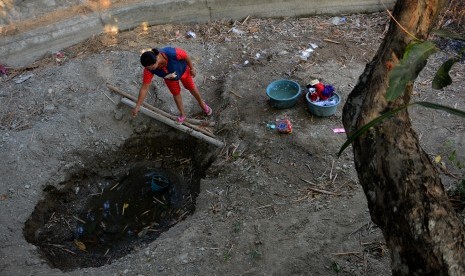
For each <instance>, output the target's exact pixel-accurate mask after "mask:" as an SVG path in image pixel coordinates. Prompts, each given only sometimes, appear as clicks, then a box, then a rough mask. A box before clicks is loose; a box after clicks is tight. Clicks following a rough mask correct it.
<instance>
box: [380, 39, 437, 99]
mask: <svg viewBox="0 0 465 276" xmlns="http://www.w3.org/2000/svg"><path fill="white" fill-rule="evenodd" d="M436 51H437V48H436V46H435V45H434V43H432V42H430V41H424V42H417V41H415V42H412V43H410V44H409V45H408V46H407V48H406V50H405V53H404V56H403V58H402V60H401V61H400V62H399V64H398V65H397V66H395V67H394V68H393V69H392V71H391V72H390V73H389V87H388V89H387V91H386V99H387V100H388V101H393V100H395V99H397V98H398V97H400V96H401V95H402V94H404V91H405V87H406V86H407V84H408V83H409V82H411V81H414V80H415V79H416V78H417V76H418V73H419V72H420V71H421V69H423V67H424V66H425V65H426V61H427V59H428V57H429V56H430V55H432V54H433V53H434V52H436Z"/></svg>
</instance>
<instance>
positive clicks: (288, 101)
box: [266, 80, 302, 109]
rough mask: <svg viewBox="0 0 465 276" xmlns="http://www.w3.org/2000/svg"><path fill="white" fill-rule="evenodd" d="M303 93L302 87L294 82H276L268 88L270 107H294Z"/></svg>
mask: <svg viewBox="0 0 465 276" xmlns="http://www.w3.org/2000/svg"><path fill="white" fill-rule="evenodd" d="M301 93H302V91H301V88H300V85H299V84H298V83H297V82H295V81H292V80H275V81H273V82H272V83H270V84H269V85H268V87H267V88H266V95H267V96H268V97H269V102H270V105H271V106H272V107H274V108H278V109H283V108H290V107H293V106H294V105H295V104H296V103H297V99H298V98H299V96H300V94H301Z"/></svg>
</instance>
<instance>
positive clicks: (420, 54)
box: [337, 31, 465, 157]
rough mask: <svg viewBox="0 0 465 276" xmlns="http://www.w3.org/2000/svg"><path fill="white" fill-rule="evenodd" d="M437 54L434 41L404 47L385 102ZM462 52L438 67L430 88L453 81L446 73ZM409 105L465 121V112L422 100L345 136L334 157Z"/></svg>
mask: <svg viewBox="0 0 465 276" xmlns="http://www.w3.org/2000/svg"><path fill="white" fill-rule="evenodd" d="M435 34H436V35H438V36H440V37H443V38H447V39H455V40H461V41H465V38H463V37H460V36H458V35H456V34H453V33H450V32H446V31H436V32H435ZM437 51H438V47H437V46H436V45H435V44H434V43H433V42H431V41H419V40H418V39H416V38H415V39H414V40H413V42H411V43H410V44H409V45H408V46H407V49H406V51H405V53H404V56H403V57H402V59H401V60H400V61H399V62H398V64H397V65H396V66H394V67H393V68H392V70H391V71H390V73H389V86H388V88H387V91H386V99H387V100H388V101H394V100H396V99H397V98H399V97H400V96H402V95H403V93H404V92H405V88H406V87H407V85H409V84H410V83H412V82H413V81H414V80H415V79H416V78H417V76H418V73H419V70H418V69H417V68H423V66H424V65H425V64H426V62H427V60H428V58H429V57H430V56H431V55H432V54H433V53H435V52H437ZM464 52H465V47H463V48H461V49H459V50H458V51H457V53H456V56H454V57H452V58H449V59H448V60H447V61H445V62H444V63H443V64H442V65H441V67H440V68H439V70H438V71H437V72H436V74H435V76H434V79H433V82H432V87H433V88H434V89H442V88H444V87H446V86H448V85H450V84H451V83H452V79H451V77H450V76H449V72H450V70H451V69H452V66H453V65H454V64H455V63H456V62H458V61H460V60H462V59H463V56H464ZM412 105H420V106H423V107H427V108H433V109H438V110H442V111H446V112H448V113H451V114H454V115H457V116H461V117H463V118H465V111H462V110H459V109H455V108H452V107H448V106H444V105H440V104H436V103H431V102H425V101H421V102H413V103H409V104H406V105H403V106H400V107H398V108H396V109H393V110H390V111H388V112H386V113H383V114H382V115H381V116H379V117H377V118H375V119H373V120H372V121H370V122H368V123H367V124H365V125H364V126H362V127H361V128H360V129H358V130H356V131H355V132H353V133H351V134H350V135H349V136H348V138H347V140H346V142H345V143H344V144H343V145H342V146H341V148H340V149H339V152H338V154H337V155H338V157H339V156H341V154H342V152H343V151H344V150H345V149H346V148H347V147H348V146H349V145H351V144H352V142H353V141H354V140H355V139H356V138H358V137H360V136H361V135H362V134H364V133H365V132H367V131H368V130H369V129H370V128H372V127H373V126H375V125H377V124H379V123H381V122H382V121H384V120H385V119H387V118H388V117H391V116H393V115H394V114H396V113H397V112H399V111H402V110H404V109H406V108H408V107H409V106H412Z"/></svg>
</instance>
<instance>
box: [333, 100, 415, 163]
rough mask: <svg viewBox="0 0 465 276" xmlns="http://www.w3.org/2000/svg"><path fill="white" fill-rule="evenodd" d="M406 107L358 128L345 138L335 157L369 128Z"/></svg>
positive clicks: (387, 113)
mask: <svg viewBox="0 0 465 276" xmlns="http://www.w3.org/2000/svg"><path fill="white" fill-rule="evenodd" d="M407 107H408V105H404V106H401V107H399V108H396V109H393V110H391V111H388V112H386V113H384V114H383V115H381V116H379V117H376V118H375V119H373V120H371V121H370V122H368V123H367V124H365V125H364V126H362V127H361V128H359V129H358V130H356V131H355V132H354V133H353V134H351V135H350V136H349V137H347V140H346V142H345V143H344V144H343V145H342V146H341V148H340V149H339V152H338V153H337V156H338V157H340V156H341V154H342V152H343V151H344V150H345V149H346V148H347V147H348V146H349V145H351V144H352V142H353V141H355V139H357V138H358V137H360V136H361V135H362V134H364V133H365V132H367V131H368V130H369V129H370V128H371V127H373V126H375V125H377V124H379V123H381V122H382V121H383V120H384V119H386V118H387V117H390V116H392V115H394V114H396V113H397V112H399V111H401V110H403V109H405V108H407Z"/></svg>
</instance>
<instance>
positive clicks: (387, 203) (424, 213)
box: [343, 0, 465, 275]
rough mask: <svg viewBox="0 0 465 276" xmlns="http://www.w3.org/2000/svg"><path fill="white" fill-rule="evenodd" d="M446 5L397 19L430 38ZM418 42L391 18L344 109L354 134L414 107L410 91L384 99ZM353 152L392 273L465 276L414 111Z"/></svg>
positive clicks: (412, 5)
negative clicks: (395, 67) (393, 72)
mask: <svg viewBox="0 0 465 276" xmlns="http://www.w3.org/2000/svg"><path fill="white" fill-rule="evenodd" d="M444 3H445V0H419V1H414V0H404V1H397V3H396V5H395V7H394V11H393V16H394V18H396V19H397V21H398V22H399V23H400V25H401V26H402V27H403V28H404V29H405V30H407V31H408V32H409V33H410V34H413V35H414V36H415V37H417V38H419V39H426V38H427V36H428V34H429V32H430V30H431V29H432V27H433V25H434V23H435V21H436V18H437V16H438V14H439V12H440V10H441V8H442V7H443V6H444ZM412 40H413V38H412V37H411V36H409V35H408V34H406V33H405V32H404V31H403V30H401V28H399V26H398V25H397V24H396V23H395V22H394V21H393V20H391V25H390V28H389V31H388V33H387V35H386V37H385V38H384V41H383V43H382V44H381V45H380V48H379V49H378V52H377V54H376V56H375V57H374V58H373V60H372V61H371V62H370V63H369V64H368V65H367V67H366V68H365V71H364V73H363V74H362V75H361V76H360V78H359V80H358V83H357V85H356V86H355V88H354V89H353V91H352V92H351V94H350V95H349V97H348V99H347V101H346V104H345V105H344V108H343V124H344V127H345V129H346V131H347V133H348V134H350V133H353V132H354V131H355V130H357V129H359V128H360V127H362V126H363V125H365V124H366V123H368V122H369V121H371V120H372V119H374V118H376V117H378V116H380V115H381V114H382V113H384V112H386V111H389V110H392V109H395V108H396V107H399V106H401V105H404V104H406V103H408V102H409V100H410V96H411V92H412V85H409V86H408V87H407V88H406V91H405V94H404V96H403V97H402V98H400V99H397V100H396V101H395V102H387V101H386V99H385V93H386V90H387V86H388V72H389V70H390V69H391V68H392V67H391V66H390V65H391V64H396V63H397V62H398V60H397V58H399V59H401V57H402V56H403V54H404V52H405V49H406V46H407V45H408V44H409V42H411V41H412ZM388 65H389V66H388ZM423 67H424V66H423ZM421 69H423V68H418V72H417V73H419V72H420V71H421ZM352 147H353V152H354V159H355V166H356V169H357V173H358V176H359V180H360V183H361V185H362V186H363V190H364V192H365V195H366V197H367V201H368V207H369V209H370V214H371V218H372V220H373V222H374V223H376V224H377V225H378V226H379V227H380V228H381V230H382V231H383V235H384V238H385V240H386V242H387V245H388V247H389V249H390V251H391V262H392V263H391V265H392V272H393V274H394V275H465V231H464V230H465V229H464V226H463V224H462V222H461V221H460V220H459V218H458V217H457V214H456V213H455V211H454V209H453V208H452V205H451V204H450V202H449V200H448V197H447V194H446V193H445V190H444V187H443V185H442V183H441V180H440V178H439V176H438V173H437V171H436V168H435V166H434V165H433V164H432V162H431V160H430V159H429V157H428V155H427V154H426V153H425V152H424V151H423V150H422V148H421V147H420V143H419V140H418V137H417V135H416V133H415V132H414V130H413V129H412V125H411V123H410V118H409V114H408V111H402V112H400V113H398V114H397V115H395V116H394V117H391V118H389V119H387V120H385V121H384V122H383V123H381V124H379V125H378V126H376V127H373V128H371V129H370V131H368V132H367V133H365V134H364V135H362V136H361V137H360V138H358V139H356V140H355V141H354V142H353V143H352Z"/></svg>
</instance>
